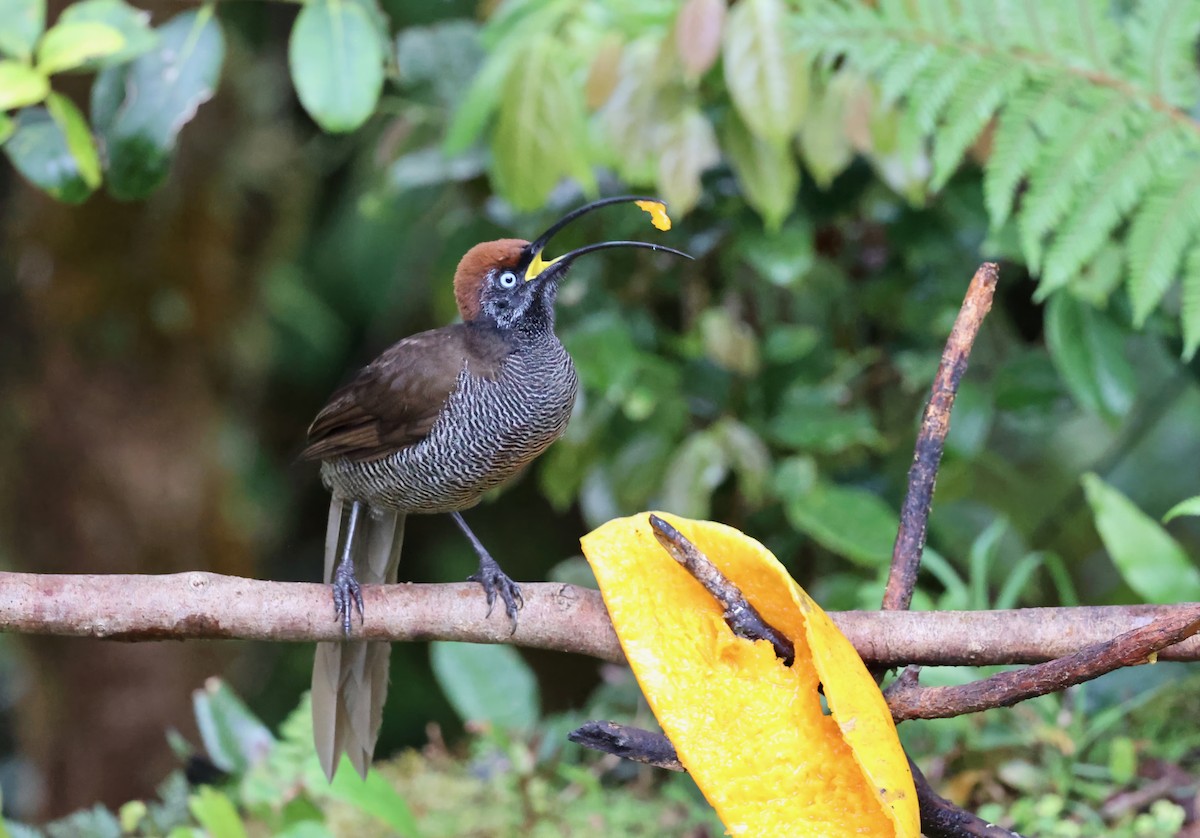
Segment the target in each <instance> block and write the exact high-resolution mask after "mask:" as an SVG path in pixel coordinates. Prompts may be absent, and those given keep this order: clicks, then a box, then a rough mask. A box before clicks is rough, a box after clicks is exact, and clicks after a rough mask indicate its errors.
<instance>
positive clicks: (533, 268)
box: [525, 195, 692, 282]
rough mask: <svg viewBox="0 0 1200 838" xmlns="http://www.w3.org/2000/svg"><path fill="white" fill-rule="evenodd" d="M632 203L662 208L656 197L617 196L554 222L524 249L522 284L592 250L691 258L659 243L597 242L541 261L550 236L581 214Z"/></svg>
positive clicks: (588, 205)
mask: <svg viewBox="0 0 1200 838" xmlns="http://www.w3.org/2000/svg"><path fill="white" fill-rule="evenodd" d="M636 201H645V202H649V203H652V204H658V205H660V206H662V201H660V200H659V199H658V198H651V197H646V196H643V195H620V196H618V197H615V198H601V199H600V200H599V201H593V202H592V203H590V204H586V205H584V206H582V207H580V208H579V209H577V210H574V211H572V212H570V213H567V215H565V216H563V217H562V218H561V219H559V220H558V221H556V222H555V223H554V224H553V225H552V226H551V227H550V229H548V230H547V231H546V232H544V233H542V234H541V235H540V236H538V237H537V240H535V241H533V242H530V243H529V245H528V246H527V250H528V252H529V261H528V263H527V266H526V270H525V281H526V282H528V281H530V280H532V279H535V278H537V277H539V276H552V275H553V274H552V273H551V272H550V271H549V269H550V268H551V267H552V266H557V267H558V268H559V269H563V268H566V266H567V265H569V264H570V263H571V262H572V260H574V259H575V258H576V257H578V256H582V255H583V254H585V253H591V252H592V251H593V250H603V249H605V248H608V247H640V248H643V249H645V250H658V251H662V252H663V253H671V254H674V255H676V256H682V257H684V258H685V259H691V258H692V257H691V256H690V255H688V254H687V253H684V252H683V251H682V250H676V249H675V248H673V247H666V246H665V245H661V244H653V243H651V242H638V241H610V242H598V243H597V244H589V245H587V246H585V247H580V248H577V249H576V250H572V251H570V252H569V253H565V254H563V255H562V256H559V257H557V258H555V259H549V260H546V259H543V258H542V250H543V249H544V248H545V247H546V244H547V243H548V242H549V241H550V239H551V237H552V236H554V234H555V233H557V232H558V231H559V230H561V229H562V228H563V227H565V226H567V225H568V224H570V223H571V222H572V221H574V220H575V219H577V218H579V217H580V216H581V215H585V214H587V213H589V212H591V211H592V210H594V209H599V208H600V207H606V206H608V205H609V204H625V203H633V202H636ZM647 211H648V210H647Z"/></svg>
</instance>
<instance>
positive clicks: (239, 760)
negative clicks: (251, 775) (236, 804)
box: [192, 678, 275, 773]
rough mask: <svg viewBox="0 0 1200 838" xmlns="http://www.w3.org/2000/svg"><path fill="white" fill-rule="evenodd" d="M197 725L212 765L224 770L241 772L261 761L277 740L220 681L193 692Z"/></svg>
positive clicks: (211, 682)
mask: <svg viewBox="0 0 1200 838" xmlns="http://www.w3.org/2000/svg"><path fill="white" fill-rule="evenodd" d="M192 706H193V709H194V711H195V714H196V726H197V727H199V728H200V737H201V739H202V740H203V741H204V748H205V750H207V751H208V755H209V757H211V758H212V761H213V763H214V764H215V765H216V766H217V767H218V768H220V769H222V770H223V771H228V772H231V773H242V772H244V771H245V770H246V769H247V768H249V767H250V766H252V765H255V764H257V763H259V762H261V761H262V760H263V759H265V758H266V755H267V753H268V752H269V751H270V750H271V747H272V746H273V745H274V744H275V737H273V736H272V735H271V731H270V730H268V729H267V726H266V725H264V724H263V723H262V722H261V721H260V720H259V719H258V717H257V716H255V715H254V714H253V713H252V712H251V711H250V708H249V707H247V706H246V704H245V702H243V701H242V700H241V699H240V698H238V696H237V693H235V692H234V691H233V690H232V689H230V687H229V685H228V684H226V683H225V682H224V681H222V680H221V679H219V678H209V679H208V681H206V682H205V684H204V689H200V690H196V691H195V692H193V693H192Z"/></svg>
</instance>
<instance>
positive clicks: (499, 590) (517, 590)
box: [467, 555, 525, 631]
mask: <svg viewBox="0 0 1200 838" xmlns="http://www.w3.org/2000/svg"><path fill="white" fill-rule="evenodd" d="M467 581H468V582H478V583H479V584H480V585H482V586H483V591H484V593H485V594H487V604H488V610H487V616H489V617H490V616H492V607H493V606H494V605H495V604H496V594H500V598H501V599H502V600H504V610H505V612H506V613H507V614H508V618H509V619H510V620H512V624H513V630H514V631H515V630H516V628H517V611H519V610H520V609H521V608H522V607H524V605H525V599H524V598H523V597H522V596H521V586H520V585H518V584H517V583H516V582H514V581H513V580H512V579H510V578H509V577H508V574H506V573H505V572H504V571H503V570H501V569H500V565H498V564H496V560H495V559H493V558H492V557H491V556H487V555H485V556H481V557H480V559H479V570H478V571H477V572H475V573H473V574H471V575H470V576H468V577H467Z"/></svg>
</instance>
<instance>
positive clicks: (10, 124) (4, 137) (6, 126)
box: [0, 112, 17, 145]
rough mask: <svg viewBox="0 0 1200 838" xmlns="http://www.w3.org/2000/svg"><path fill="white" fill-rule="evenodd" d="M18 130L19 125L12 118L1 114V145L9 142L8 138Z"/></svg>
mask: <svg viewBox="0 0 1200 838" xmlns="http://www.w3.org/2000/svg"><path fill="white" fill-rule="evenodd" d="M16 130H17V123H16V121H14V120H13V118H12V117H11V116H9V115H8V114H6V113H2V112H0V145H4V144H5V143H6V142H8V138H9V137H11V136H12V135H13V131H16Z"/></svg>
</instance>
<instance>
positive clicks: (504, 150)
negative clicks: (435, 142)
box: [492, 35, 679, 212]
mask: <svg viewBox="0 0 1200 838" xmlns="http://www.w3.org/2000/svg"><path fill="white" fill-rule="evenodd" d="M569 57H570V56H569V53H568V51H567V48H566V46H564V45H563V44H562V43H560V41H559V40H558V39H557V38H554V37H551V36H549V35H543V36H541V37H538V38H536V39H535V40H534V41H533V42H532V43H530V44H529V45H528V49H526V50H525V51H524V52H523V53H521V54H520V55H518V56H517V60H516V62H515V63H514V65H513V66H512V68H511V70H510V72H509V74H508V78H507V80H506V81H505V84H504V92H503V94H502V97H501V100H500V115H499V118H498V120H497V122H496V130H495V132H494V133H493V135H492V175H493V177H494V180H495V185H496V189H497V191H498V192H500V193H501V195H503V196H504V198H506V199H507V200H508V201H509V202H510V203H511V204H512V205H513V206H514V207H516V208H517V209H533V208H535V207H539V206H541V205H542V204H543V203H545V201H546V198H547V196H549V194H550V190H551V189H553V188H554V187H555V185H557V184H558V182H559V181H560V180H562V179H563V178H565V177H571V178H574V179H575V180H577V181H579V182H580V185H581V186H582V187H583V189H584V190H585V191H588V192H591V191H594V190H595V179H594V177H593V175H592V172H591V168H590V166H589V165H588V155H587V150H586V143H587V126H586V123H585V120H584V113H583V105H582V103H581V102H580V99H579V91H578V90H576V89H575V86H574V85H573V84H572V83H571V79H570V76H569V74H568V73H566V72H565V71H564V69H565V68H566V67H567V66H569V64H570V61H569ZM665 197H666V198H667V201H668V202H670V200H671V199H670V196H665ZM672 209H673V210H675V211H676V212H678V211H679V208H678V207H676V206H672Z"/></svg>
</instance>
